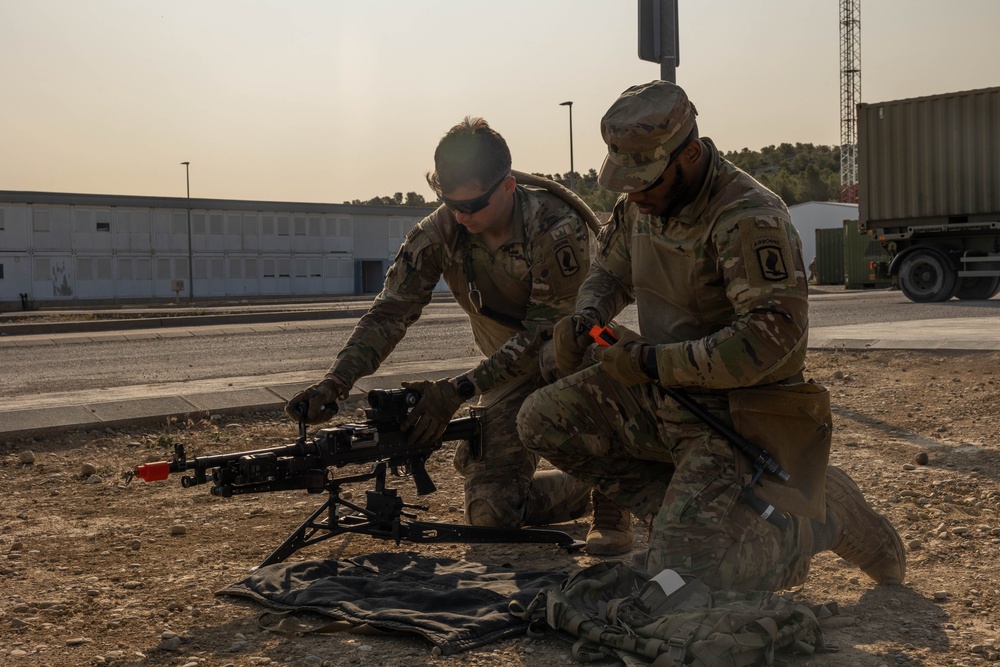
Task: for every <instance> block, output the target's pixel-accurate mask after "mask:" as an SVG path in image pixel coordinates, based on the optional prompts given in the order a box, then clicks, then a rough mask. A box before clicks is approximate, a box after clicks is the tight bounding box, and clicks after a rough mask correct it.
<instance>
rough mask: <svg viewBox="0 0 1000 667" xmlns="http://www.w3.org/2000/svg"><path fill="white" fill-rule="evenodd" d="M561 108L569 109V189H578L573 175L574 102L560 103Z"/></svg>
mask: <svg viewBox="0 0 1000 667" xmlns="http://www.w3.org/2000/svg"><path fill="white" fill-rule="evenodd" d="M559 106H561V107H569V189H570V190H574V189H576V186H575V183H574V177H573V174H574V172H575V169H574V168H573V102H571V101H570V102H560V103H559Z"/></svg>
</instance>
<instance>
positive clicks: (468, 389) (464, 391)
mask: <svg viewBox="0 0 1000 667" xmlns="http://www.w3.org/2000/svg"><path fill="white" fill-rule="evenodd" d="M455 384H456V385H457V387H458V396H459V398H461V399H462V400H464V401H467V400H469V399H470V398H472V397H473V396H475V395H476V385H474V384H472V380H470V379H469V378H467V377H465V376H464V375H460V376H458V377H457V378H455Z"/></svg>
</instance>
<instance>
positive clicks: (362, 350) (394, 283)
mask: <svg viewBox="0 0 1000 667" xmlns="http://www.w3.org/2000/svg"><path fill="white" fill-rule="evenodd" d="M441 258H442V250H441V244H440V243H437V242H435V240H434V238H433V236H432V233H431V231H430V225H429V219H424V220H423V221H421V222H420V223H419V224H418V225H417V226H415V227H414V228H413V229H411V230H410V233H409V234H407V235H406V239H405V240H404V241H403V244H402V245H401V246H400V247H399V252H397V253H396V258H395V259H394V260H393V262H392V265H390V266H389V270H388V271H387V272H386V274H385V286H384V287H383V289H382V292H381V293H379V295H378V296H377V297H375V300H374V301H373V302H372V307H371V308H370V309H369V310H368V312H367V313H366V314H365V315H364V316H363V317H362V318H361V320H360V321H358V324H357V325H356V326H355V327H354V332H353V333H352V334H351V337H350V338H349V339H348V341H347V344H346V345H344V349H342V350H341V351H340V354H338V355H337V359H336V360H335V361H334V362H333V365H332V366H331V367H330V370H329V372H328V375H332V376H334V377H336V378H337V379H338V380H340V381H341V382H343V383H344V385H345V386H347V387H352V386H354V383H355V382H357V380H358V378H362V377H365V376H366V375H371V374H372V373H374V372H375V371H376V370H377V369H378V367H379V365H380V364H381V363H382V361H383V360H384V359H385V358H386V357H387V356H389V354H390V353H391V352H392V351H393V350H394V349H395V348H396V345H397V344H399V341H401V340H402V339H403V336H404V335H406V330H407V329H408V328H409V327H410V325H411V324H413V323H414V322H416V321H417V320H418V319H419V318H420V313H421V312H422V311H423V309H424V306H426V305H427V304H428V303H430V301H431V297H432V296H433V292H434V287H435V286H436V285H437V283H438V280H440V278H441V271H442V259H441Z"/></svg>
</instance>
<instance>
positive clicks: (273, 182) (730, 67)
mask: <svg viewBox="0 0 1000 667" xmlns="http://www.w3.org/2000/svg"><path fill="white" fill-rule="evenodd" d="M679 2H680V9H679V12H680V19H679V20H680V42H681V44H680V56H681V59H680V66H679V67H678V69H677V82H678V83H679V84H681V85H682V86H684V87H685V89H687V91H688V94H689V96H690V97H691V99H692V100H693V101H694V102H695V104H696V105H697V107H698V111H699V126H700V129H701V131H702V134H703V135H705V136H709V137H712V138H713V139H714V140H715V142H716V144H717V145H718V146H719V147H720V149H722V150H738V149H740V148H744V147H748V148H751V149H759V148H761V147H763V146H767V145H770V144H779V143H783V142H790V143H795V142H803V143H815V144H830V145H836V144H838V143H839V141H840V52H839V49H840V41H839V24H838V16H839V0H679ZM997 26H1000V2H997V1H996V0H952V2H949V3H941V2H939V1H931V0H862V3H861V70H862V74H861V90H862V100H863V101H866V102H877V101H882V100H890V99H898V98H903V97H915V96H921V95H932V94H937V93H946V92H954V91H958V90H968V89H973V88H987V87H994V86H1000V39H997V37H996V34H995V33H996V28H997ZM636 32H637V9H636V2H635V1H634V0H506V1H505V2H486V1H485V0H479V1H474V0H353V1H350V2H347V1H344V0H87V1H86V2H80V1H79V0H0V37H2V38H0V91H2V95H0V128H2V130H3V138H2V141H0V156H2V159H0V190H39V191H52V192H84V193H105V194H132V195H159V196H183V195H184V194H185V179H184V176H185V174H184V167H183V166H182V165H181V164H180V163H181V162H183V161H190V162H191V195H192V196H193V197H211V198H232V199H260V200H277V201H312V202H334V203H339V202H342V201H345V200H351V199H362V200H364V199H368V198H371V197H373V196H377V195H391V194H393V193H395V192H404V193H405V192H409V191H416V192H418V193H420V194H422V195H424V196H425V197H427V198H428V199H432V198H433V194H432V192H431V190H430V188H429V187H428V186H427V184H426V181H425V180H424V175H425V173H426V172H427V171H428V170H430V169H431V168H432V166H433V164H432V156H433V151H434V147H435V146H436V144H437V142H438V140H439V139H440V137H441V136H442V135H443V134H444V132H445V131H446V130H447V129H448V128H449V127H451V126H452V125H454V124H455V123H456V122H458V121H459V120H461V118H462V117H464V116H466V115H474V116H482V117H484V118H486V119H487V120H488V121H489V122H490V124H491V125H492V126H493V127H494V128H495V129H497V130H498V131H499V132H500V133H501V134H503V135H504V137H505V138H506V139H507V141H508V143H509V144H510V147H511V152H512V153H513V156H514V168H515V169H519V170H521V171H529V172H542V173H557V172H559V173H561V172H566V171H568V170H569V122H568V120H569V119H568V108H567V107H565V106H560V104H559V103H560V102H564V101H567V100H572V101H573V102H574V104H573V107H572V113H573V144H574V166H575V168H576V170H577V171H578V172H585V171H586V170H588V169H590V168H598V167H599V166H600V164H601V161H602V160H603V157H604V154H605V153H604V145H603V143H602V141H601V137H600V131H599V122H600V118H601V116H602V115H603V114H604V112H605V111H606V110H607V108H608V107H609V106H610V105H611V103H612V102H613V101H614V100H615V98H616V97H617V96H618V94H619V93H620V92H621V91H622V90H624V89H625V88H627V87H629V86H631V85H633V84H636V83H642V82H645V81H650V80H652V79H656V78H658V77H659V66H658V65H656V64H654V63H648V62H644V61H640V60H639V59H638V56H637V37H636Z"/></svg>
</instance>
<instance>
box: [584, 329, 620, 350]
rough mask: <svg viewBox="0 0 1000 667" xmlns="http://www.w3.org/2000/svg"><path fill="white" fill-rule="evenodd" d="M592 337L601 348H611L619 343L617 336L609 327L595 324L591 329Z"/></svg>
mask: <svg viewBox="0 0 1000 667" xmlns="http://www.w3.org/2000/svg"><path fill="white" fill-rule="evenodd" d="M590 337H591V338H593V339H594V342H595V343H597V344H598V345H599V346H601V347H611V346H612V345H614V344H615V343H617V342H618V338H617V336H615V334H614V332H613V331H611V329H609V328H608V327H602V326H601V325H600V324H595V325H594V326H592V327H591V328H590Z"/></svg>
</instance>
